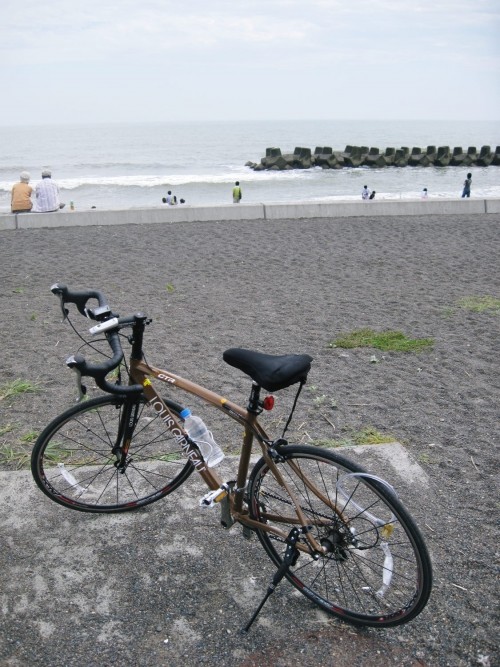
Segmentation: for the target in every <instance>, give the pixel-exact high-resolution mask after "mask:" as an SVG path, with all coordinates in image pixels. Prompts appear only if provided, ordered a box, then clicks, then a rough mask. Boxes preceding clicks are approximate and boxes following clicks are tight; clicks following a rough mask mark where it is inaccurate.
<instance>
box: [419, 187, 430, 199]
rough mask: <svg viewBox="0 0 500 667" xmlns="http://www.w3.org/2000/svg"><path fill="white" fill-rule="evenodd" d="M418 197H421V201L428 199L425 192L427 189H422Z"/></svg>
mask: <svg viewBox="0 0 500 667" xmlns="http://www.w3.org/2000/svg"><path fill="white" fill-rule="evenodd" d="M420 196H421V198H422V199H427V198H428V196H429V194H428V192H427V188H424V189H423V190H422V194H421V195H420Z"/></svg>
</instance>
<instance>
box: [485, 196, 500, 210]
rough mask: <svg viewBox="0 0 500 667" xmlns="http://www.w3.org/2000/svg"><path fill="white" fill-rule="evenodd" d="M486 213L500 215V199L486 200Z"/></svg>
mask: <svg viewBox="0 0 500 667" xmlns="http://www.w3.org/2000/svg"><path fill="white" fill-rule="evenodd" d="M484 203H485V206H486V213H500V199H485V200H484Z"/></svg>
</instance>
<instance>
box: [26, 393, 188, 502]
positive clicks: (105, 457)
mask: <svg viewBox="0 0 500 667" xmlns="http://www.w3.org/2000/svg"><path fill="white" fill-rule="evenodd" d="M140 400H141V404H140V406H139V409H138V410H137V419H136V423H135V428H134V430H133V433H132V436H131V440H130V443H129V445H128V450H127V452H126V453H125V452H124V450H123V449H122V447H121V443H120V440H121V437H122V436H121V435H119V434H122V433H124V425H123V423H122V422H123V420H125V419H127V421H128V418H127V417H126V415H130V414H134V410H136V408H137V406H134V405H132V406H131V410H132V412H130V408H129V409H127V410H125V406H126V402H125V401H126V399H124V398H115V397H110V396H106V397H101V398H99V399H93V400H91V401H87V402H85V403H82V404H81V405H79V406H76V407H74V408H72V409H70V410H68V411H67V412H66V413H64V414H63V415H61V417H59V418H58V419H56V420H54V422H52V424H50V425H49V426H48V427H47V428H46V429H45V431H44V432H43V433H42V434H41V435H40V437H39V439H38V441H37V443H36V444H35V447H34V449H33V455H32V472H33V476H34V478H35V480H36V482H37V484H38V486H39V487H40V488H41V489H42V491H43V492H44V493H45V494H46V495H48V496H49V497H50V498H52V499H53V500H55V501H56V502H58V503H61V504H63V505H65V506H67V507H71V508H72V509H80V510H82V511H89V512H117V511H126V510H130V509H134V507H139V506H142V505H146V504H148V503H150V502H155V501H156V500H158V499H159V498H161V497H163V496H165V495H167V494H168V493H170V492H171V491H173V490H174V489H175V488H177V486H179V485H180V484H182V482H183V481H184V480H185V479H186V478H187V477H188V476H189V474H190V473H191V471H192V465H191V464H190V463H189V462H187V461H186V459H183V458H182V452H181V450H180V449H179V445H178V444H177V442H176V440H175V438H174V437H173V436H172V435H171V434H170V432H169V431H168V430H167V429H166V427H165V424H164V423H163V422H162V421H161V420H159V419H158V418H157V414H156V412H155V411H154V410H153V409H152V408H151V407H150V406H149V404H148V403H147V402H146V401H145V400H144V399H140ZM115 452H116V453H115Z"/></svg>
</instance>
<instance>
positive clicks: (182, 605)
mask: <svg viewBox="0 0 500 667" xmlns="http://www.w3.org/2000/svg"><path fill="white" fill-rule="evenodd" d="M342 453H344V454H347V455H349V456H350V457H351V458H354V459H356V460H358V461H359V462H361V463H363V464H364V465H368V464H370V467H371V468H372V470H373V471H374V472H376V473H377V474H384V471H390V473H391V476H390V480H391V482H392V483H393V484H394V486H396V488H397V490H398V491H401V492H402V495H404V496H405V499H408V498H410V499H413V502H414V503H417V502H418V497H419V495H420V494H421V492H422V489H425V493H426V495H427V496H428V479H427V476H426V474H425V473H424V471H423V470H422V469H421V468H420V466H419V465H418V464H417V463H416V462H415V461H414V460H413V459H412V458H411V456H410V455H409V454H408V452H406V450H405V449H404V448H403V447H402V446H401V445H399V444H398V443H394V444H391V445H377V446H368V447H356V448H353V449H352V451H350V452H346V451H345V450H344V449H342ZM234 467H235V460H234V457H229V458H228V460H225V461H224V463H223V465H222V472H223V474H224V476H226V478H232V476H233V473H232V472H231V471H232V470H234ZM203 493H204V486H203V484H202V483H201V480H200V478H198V476H196V475H194V474H193V475H192V476H191V478H190V479H189V480H188V481H187V482H186V483H185V484H184V486H182V487H181V488H180V489H179V490H177V491H176V492H175V493H173V494H172V495H171V496H169V497H168V498H166V499H164V500H162V501H159V502H158V503H156V504H153V505H151V506H149V507H147V508H145V509H143V510H139V511H136V512H132V513H128V514H121V515H92V514H85V513H80V512H73V511H71V510H68V509H65V508H63V507H60V506H59V505H57V504H55V503H53V502H52V501H50V500H49V499H48V498H46V497H45V496H44V495H43V494H42V493H41V492H40V491H39V490H38V488H37V487H36V486H35V484H34V482H33V480H32V478H31V475H30V473H29V472H25V471H23V472H0V508H1V510H0V512H1V514H0V525H1V534H2V540H1V541H0V581H1V592H0V613H1V618H2V622H1V624H0V625H1V628H2V629H1V630H0V637H1V638H2V640H3V641H1V642H0V664H1V665H6V666H7V665H9V667H10V666H12V667H20V666H23V667H24V666H26V667H27V666H28V665H29V666H30V667H31V666H32V665H38V664H39V665H50V666H51V667H62V666H65V667H66V666H70V667H71V666H73V665H75V666H76V665H78V667H82V666H83V667H86V666H93V665H99V666H107V665H120V666H124V665H125V666H127V665H133V666H134V667H136V666H141V665H144V666H148V667H149V666H151V667H157V666H159V665H169V666H172V665H173V666H175V665H183V666H184V667H185V666H186V665H198V664H209V665H252V666H253V665H264V664H265V665H268V664H278V662H277V661H276V655H281V656H282V657H283V660H284V662H279V664H283V665H285V664H286V665H295V664H321V665H328V664H333V663H332V662H329V661H330V660H332V659H333V658H334V657H335V658H336V659H335V664H336V665H339V666H340V667H343V666H344V665H345V666H346V665H352V664H358V663H356V658H357V657H359V655H360V652H362V651H368V653H369V654H370V655H371V656H372V661H371V662H370V663H369V664H370V665H371V666H372V665H373V666H375V667H378V666H379V667H382V666H383V665H384V666H385V665H387V664H394V665H396V664H410V663H409V662H408V663H406V662H405V653H404V649H403V648H402V647H401V646H398V645H397V643H395V642H394V640H393V639H391V638H390V636H386V635H384V633H374V634H373V635H371V636H370V635H367V634H366V632H363V631H361V630H360V631H357V630H355V629H354V628H348V629H346V626H343V625H342V624H340V623H337V622H333V625H332V620H331V618H330V617H327V616H326V615H325V614H324V613H323V612H321V611H320V610H319V609H317V608H316V607H314V606H313V605H312V604H311V603H309V602H308V601H307V600H306V599H305V598H304V597H303V596H302V595H300V594H299V593H298V592H297V591H295V590H294V589H293V588H292V587H291V586H290V585H289V584H288V583H286V582H285V583H283V585H282V586H280V587H279V589H278V591H277V593H276V594H275V595H274V596H273V597H272V598H271V600H270V601H269V602H268V604H267V605H266V606H265V608H264V610H263V612H262V614H261V616H260V617H259V619H258V620H257V622H256V623H255V626H254V628H252V631H251V633H250V634H249V635H248V636H247V637H245V638H242V637H241V636H240V635H239V629H240V628H241V627H242V625H243V624H244V622H245V621H246V620H248V619H249V618H250V616H251V615H252V613H253V611H254V610H255V608H256V606H257V604H258V603H259V601H260V599H261V597H262V596H263V594H264V592H265V590H266V588H267V585H268V583H269V581H270V577H272V575H273V572H274V567H273V565H272V564H271V561H270V560H269V559H268V557H267V556H266V554H265V552H264V551H263V549H262V548H261V547H260V544H259V543H258V541H257V539H256V538H255V537H254V538H253V539H252V540H251V541H250V542H249V541H247V540H245V539H243V537H242V531H241V528H240V527H238V526H233V528H231V530H229V531H225V530H224V529H223V528H221V527H220V525H219V520H220V515H219V510H218V509H215V510H201V509H200V508H199V507H198V500H199V498H200V497H201V496H202V495H203ZM427 504H429V503H427ZM346 632H347V633H348V634H349V642H344V643H342V637H346ZM399 632H400V633H401V632H402V631H399ZM312 634H314V635H315V637H316V638H320V639H321V641H317V640H316V641H315V642H313V644H312V648H314V661H313V662H308V661H307V660H308V659H309V660H313V656H312V655H311V656H310V658H307V656H306V661H305V662H295V661H294V660H293V659H292V658H293V656H294V655H296V657H297V658H300V660H302V661H303V659H304V653H303V652H304V650H306V653H307V651H309V650H310V648H311V639H310V637H311V635H312ZM409 650H410V649H408V651H409ZM252 656H253V657H252ZM256 656H257V657H256ZM388 656H389V658H390V659H391V660H392V661H391V662H387V659H388ZM250 658H252V660H253V659H254V658H255V660H254V661H251V660H250ZM247 659H248V660H249V662H246V660H247ZM364 664H368V663H364Z"/></svg>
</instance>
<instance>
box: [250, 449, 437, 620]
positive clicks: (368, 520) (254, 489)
mask: <svg viewBox="0 0 500 667" xmlns="http://www.w3.org/2000/svg"><path fill="white" fill-rule="evenodd" d="M279 454H280V457H279V459H278V461H277V462H276V466H277V468H278V470H279V472H280V473H281V475H282V477H283V479H284V481H285V482H286V484H287V485H288V486H289V489H290V491H291V493H292V494H293V495H294V496H295V498H296V499H297V501H298V503H299V505H300V507H301V509H302V511H303V513H304V515H305V517H306V521H307V523H308V525H309V526H310V530H311V532H312V535H313V536H314V537H315V539H316V540H317V542H318V543H319V544H320V545H321V546H322V547H323V553H321V554H312V553H311V554H310V555H309V554H307V553H303V552H300V557H299V558H298V560H297V562H296V563H295V564H294V565H293V566H291V567H290V569H289V571H288V573H287V575H286V576H287V578H288V579H289V581H290V582H291V583H292V584H293V585H294V586H295V587H296V588H297V589H298V590H299V591H300V592H301V593H303V594H304V595H305V596H306V597H308V598H309V599H310V600H312V601H313V602H314V603H316V604H317V605H319V606H320V607H322V608H323V609H324V610H326V611H327V612H329V613H331V614H334V615H335V616H338V617H340V618H341V619H343V620H344V621H347V622H350V623H353V624H355V625H365V626H374V627H383V626H392V625H399V624H401V623H406V622H407V621H409V620H411V619H412V618H414V617H415V616H416V615H417V614H419V613H420V612H421V611H422V609H423V608H424V606H425V604H426V603H427V600H428V598H429V595H430V591H431V586H432V571H431V563H430V559H429V555H428V553H427V549H426V547H425V544H424V541H423V538H422V536H421V535H420V532H419V530H418V528H417V526H416V525H415V523H414V521H413V519H412V518H411V517H410V515H409V514H408V512H407V511H406V510H405V509H404V508H403V506H402V505H401V503H400V502H399V501H398V499H397V498H396V496H395V494H394V492H393V491H392V489H391V487H389V486H388V485H387V484H386V483H385V482H382V481H381V480H379V479H378V478H374V477H373V476H372V475H368V474H367V473H366V472H365V471H364V470H363V469H362V468H360V467H359V466H357V465H355V464H354V463H351V462H350V461H349V460H348V459H345V458H343V457H341V456H339V455H337V454H335V453H333V452H330V451H327V450H322V449H318V448H316V447H310V446H285V447H282V448H280V450H279ZM248 503H249V511H250V516H251V517H252V518H253V519H256V520H257V521H260V522H261V523H263V524H266V525H267V526H272V527H275V528H278V529H280V530H281V531H283V534H284V537H283V538H281V537H277V536H275V535H272V534H270V533H268V532H266V531H264V530H257V531H256V532H257V535H258V537H259V540H260V541H261V543H262V545H263V547H264V549H265V550H266V552H267V553H268V555H269V557H270V558H271V559H272V560H273V561H274V563H275V564H276V565H277V566H279V565H280V564H281V562H282V558H283V556H284V553H285V549H286V543H285V537H286V536H287V535H288V534H289V533H290V531H291V530H292V528H293V527H294V526H296V525H297V517H296V514H295V510H294V505H293V503H292V501H291V497H290V495H288V493H287V491H286V490H285V489H284V488H283V487H282V486H281V485H280V484H279V483H278V482H277V481H276V478H275V477H274V475H273V474H272V473H271V471H270V469H269V467H268V465H267V463H266V462H265V460H264V459H263V458H262V459H260V460H259V461H258V462H257V464H256V465H255V467H254V469H253V471H252V474H251V477H250V482H249V490H248ZM300 541H301V542H302V543H303V544H305V543H306V542H307V538H306V536H305V535H302V536H301V538H300Z"/></svg>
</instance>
